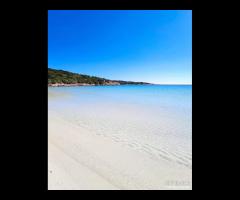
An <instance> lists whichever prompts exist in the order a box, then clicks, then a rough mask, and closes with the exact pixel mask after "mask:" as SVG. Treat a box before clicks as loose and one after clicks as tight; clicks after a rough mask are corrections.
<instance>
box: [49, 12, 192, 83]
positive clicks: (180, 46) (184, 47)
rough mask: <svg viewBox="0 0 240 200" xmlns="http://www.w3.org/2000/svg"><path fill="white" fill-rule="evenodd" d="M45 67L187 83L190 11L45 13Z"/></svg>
mask: <svg viewBox="0 0 240 200" xmlns="http://www.w3.org/2000/svg"><path fill="white" fill-rule="evenodd" d="M48 67H50V68H54V69H63V70H68V71H72V72H76V73H81V74H87V75H94V76H99V77H103V78H108V79H115V80H129V81H145V82H150V83H159V84H192V11H190V10H179V11H175V10H162V11H161V10H159V11H157V10H136V11H131V10H128V11H127V10H125V11H124V10H122V11H121V10H112V11H110V10H109V11H108V10H86V11H81V10H79V11H75V10H74V11H71V10H68V11H61V10H59V11H58V10H56V11H48Z"/></svg>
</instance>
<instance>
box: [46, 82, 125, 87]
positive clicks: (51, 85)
mask: <svg viewBox="0 0 240 200" xmlns="http://www.w3.org/2000/svg"><path fill="white" fill-rule="evenodd" d="M95 85H120V83H118V82H105V83H104V84H88V83H70V84H65V83H54V84H48V86H49V87H73V86H95Z"/></svg>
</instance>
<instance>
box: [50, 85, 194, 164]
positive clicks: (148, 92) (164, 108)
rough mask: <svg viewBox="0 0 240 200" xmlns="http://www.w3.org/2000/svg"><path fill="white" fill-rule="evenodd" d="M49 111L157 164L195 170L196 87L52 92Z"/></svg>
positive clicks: (61, 89)
mask: <svg viewBox="0 0 240 200" xmlns="http://www.w3.org/2000/svg"><path fill="white" fill-rule="evenodd" d="M48 93H49V97H48V99H49V100H48V108H49V109H48V110H49V112H55V113H58V114H59V116H61V117H62V118H64V119H65V120H67V121H69V122H70V123H74V124H75V125H77V126H80V127H81V128H85V129H88V130H90V131H91V132H92V133H93V134H97V135H101V136H103V137H108V138H110V139H112V140H113V141H114V142H118V143H121V144H122V145H125V146H127V147H129V148H133V149H134V150H136V151H140V152H142V153H144V154H147V155H149V156H151V157H152V158H153V159H165V160H166V161H167V162H173V163H175V164H177V165H182V166H185V167H188V168H191V167H192V86H190V85H184V86H181V85H176V86H174V85H123V86H84V87H49V88H48Z"/></svg>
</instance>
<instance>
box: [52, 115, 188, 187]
mask: <svg viewBox="0 0 240 200" xmlns="http://www.w3.org/2000/svg"><path fill="white" fill-rule="evenodd" d="M48 123H49V124H48V126H49V128H48V140H49V141H48V189H49V190H88V189H92V190H101V189H106V190H111V189H114V190H116V189H129V190H131V189H140V190H147V189H162V190H168V189H169V190H171V189H173V190H181V189H191V188H192V187H191V180H192V170H191V169H190V168H188V167H186V166H183V165H176V163H173V162H170V161H167V160H165V159H162V160H161V159H160V158H158V159H153V158H151V157H150V156H148V155H147V154H144V153H142V152H140V151H137V150H134V149H133V148H130V147H128V146H126V145H123V144H121V143H118V142H115V141H113V140H112V139H111V138H109V137H104V136H101V135H97V134H95V133H93V132H91V131H89V130H87V129H84V128H81V127H79V126H76V125H74V124H73V123H71V122H67V121H66V120H64V119H63V118H60V116H59V115H57V114H55V113H54V112H51V111H49V119H48Z"/></svg>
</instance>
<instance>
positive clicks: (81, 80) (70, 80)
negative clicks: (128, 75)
mask: <svg viewBox="0 0 240 200" xmlns="http://www.w3.org/2000/svg"><path fill="white" fill-rule="evenodd" d="M110 83H118V84H120V85H124V84H147V83H144V82H133V81H114V80H108V79H104V78H99V77H96V76H88V75H83V74H77V73H72V72H68V71H64V70H56V69H50V68H48V84H50V85H51V84H94V85H107V84H110Z"/></svg>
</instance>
